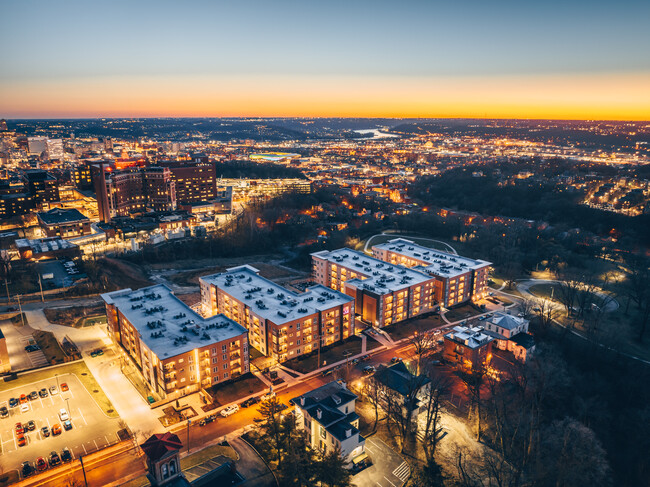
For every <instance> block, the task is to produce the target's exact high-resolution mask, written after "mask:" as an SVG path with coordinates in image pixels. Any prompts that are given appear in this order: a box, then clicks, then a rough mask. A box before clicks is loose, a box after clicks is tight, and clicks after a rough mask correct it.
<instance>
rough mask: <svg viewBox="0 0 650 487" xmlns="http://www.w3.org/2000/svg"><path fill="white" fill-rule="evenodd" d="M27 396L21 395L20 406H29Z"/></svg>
mask: <svg viewBox="0 0 650 487" xmlns="http://www.w3.org/2000/svg"><path fill="white" fill-rule="evenodd" d="M27 400H28V399H27V396H26V395H25V394H21V395H20V404H27Z"/></svg>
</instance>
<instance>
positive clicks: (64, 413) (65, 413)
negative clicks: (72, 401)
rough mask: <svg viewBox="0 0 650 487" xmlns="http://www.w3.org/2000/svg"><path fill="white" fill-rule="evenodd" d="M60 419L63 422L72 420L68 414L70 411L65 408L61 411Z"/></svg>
mask: <svg viewBox="0 0 650 487" xmlns="http://www.w3.org/2000/svg"><path fill="white" fill-rule="evenodd" d="M59 418H61V421H67V420H69V419H70V415H69V414H68V411H66V410H65V408H61V409H59Z"/></svg>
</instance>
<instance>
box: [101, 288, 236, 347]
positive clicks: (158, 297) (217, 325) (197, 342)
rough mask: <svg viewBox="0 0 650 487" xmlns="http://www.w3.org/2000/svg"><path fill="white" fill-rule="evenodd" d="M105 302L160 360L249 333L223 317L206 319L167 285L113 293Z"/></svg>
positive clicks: (104, 296) (106, 295)
mask: <svg viewBox="0 0 650 487" xmlns="http://www.w3.org/2000/svg"><path fill="white" fill-rule="evenodd" d="M102 298H103V299H104V301H106V303H108V304H112V305H114V306H115V307H116V308H118V309H119V310H120V313H122V314H123V315H124V317H125V318H126V319H127V320H129V323H131V324H132V325H133V326H134V327H135V328H136V329H137V330H138V332H139V333H140V336H141V337H142V341H143V342H144V343H145V344H146V345H147V347H149V348H150V349H151V351H153V352H154V353H155V354H156V355H157V356H158V358H159V359H165V358H169V357H173V356H175V355H180V354H182V353H186V352H189V351H190V350H193V349H195V348H199V347H205V346H206V345H210V344H211V343H217V342H221V341H224V340H230V339H233V338H236V337H239V336H240V335H242V334H244V333H246V328H244V327H243V326H241V325H240V324H238V323H236V322H234V321H233V320H231V319H230V318H227V317H225V316H224V315H221V314H218V315H215V316H212V317H210V318H203V317H202V316H201V315H199V314H198V313H196V312H195V311H194V310H193V309H192V308H190V307H189V306H188V305H186V304H185V303H184V302H183V301H181V300H180V299H178V298H177V297H176V296H174V294H173V293H172V291H171V289H169V288H168V287H167V286H165V285H164V284H157V285H155V286H149V287H144V288H142V289H138V290H137V291H132V290H131V289H122V290H120V291H113V292H111V293H105V294H102Z"/></svg>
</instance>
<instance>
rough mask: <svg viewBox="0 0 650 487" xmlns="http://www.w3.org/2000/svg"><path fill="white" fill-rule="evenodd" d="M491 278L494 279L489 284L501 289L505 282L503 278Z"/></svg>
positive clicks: (493, 287)
mask: <svg viewBox="0 0 650 487" xmlns="http://www.w3.org/2000/svg"><path fill="white" fill-rule="evenodd" d="M490 280H491V281H492V283H490V284H488V286H490V287H491V288H492V289H499V288H500V287H501V286H503V284H504V283H505V281H504V280H503V279H501V278H500V277H496V276H492V277H490Z"/></svg>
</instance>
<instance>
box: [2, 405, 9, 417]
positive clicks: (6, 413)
mask: <svg viewBox="0 0 650 487" xmlns="http://www.w3.org/2000/svg"><path fill="white" fill-rule="evenodd" d="M8 416H9V410H8V409H7V407H6V406H2V407H0V418H6V417H8Z"/></svg>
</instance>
